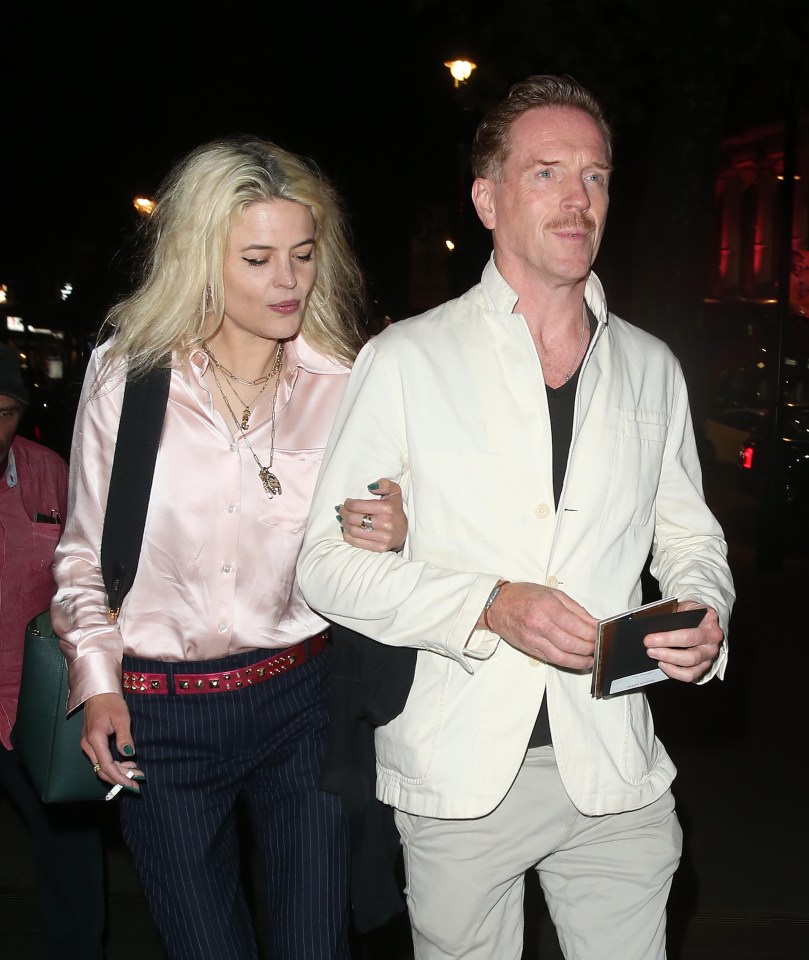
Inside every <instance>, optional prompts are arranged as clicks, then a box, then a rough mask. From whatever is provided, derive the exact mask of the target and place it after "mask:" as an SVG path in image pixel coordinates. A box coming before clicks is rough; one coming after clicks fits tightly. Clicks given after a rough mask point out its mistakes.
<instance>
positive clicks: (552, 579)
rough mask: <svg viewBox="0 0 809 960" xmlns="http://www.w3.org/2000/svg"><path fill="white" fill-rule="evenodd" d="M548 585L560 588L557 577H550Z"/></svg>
mask: <svg viewBox="0 0 809 960" xmlns="http://www.w3.org/2000/svg"><path fill="white" fill-rule="evenodd" d="M546 583H547V584H548V586H549V587H558V586H559V581H558V580H557V579H556V577H548V579H547V581H546Z"/></svg>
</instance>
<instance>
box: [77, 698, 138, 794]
mask: <svg viewBox="0 0 809 960" xmlns="http://www.w3.org/2000/svg"><path fill="white" fill-rule="evenodd" d="M111 736H114V737H115V744H116V746H117V748H118V752H119V753H121V754H122V755H123V756H126V757H131V756H134V754H135V745H134V744H133V742H132V734H131V732H130V729H129V708H128V707H127V705H126V701H125V700H124V698H123V697H122V696H121V695H120V694H119V693H100V694H98V695H97V696H95V697H90V699H89V700H87V701H85V704H84V729H83V731H82V737H81V748H82V750H83V751H84V752H85V753H86V754H87V756H88V757H89V759H90V763H92V764H93V765H95V764H98V765H99V769H98V770H96V776H97V777H98V778H99V780H105V781H106V782H107V783H120V784H121V786H124V787H127V788H128V789H129V790H132V791H134V792H135V793H138V792H139V790H140V788H139V787H138V786H137V784H136V783H134V782H133V778H134V780H138V779H140V780H143V779H145V777H144V776H143V772H142V771H141V770H139V769H138V767H137V764H136V763H135V761H134V760H128V761H123V762H118V761H117V760H113V759H112V753H111V752H110V747H109V739H110V737H111ZM127 774H129V776H127Z"/></svg>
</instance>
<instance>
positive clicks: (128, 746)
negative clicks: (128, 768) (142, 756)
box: [124, 743, 135, 757]
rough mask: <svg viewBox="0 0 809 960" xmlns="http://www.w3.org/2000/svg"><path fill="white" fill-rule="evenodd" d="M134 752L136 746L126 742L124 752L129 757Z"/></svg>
mask: <svg viewBox="0 0 809 960" xmlns="http://www.w3.org/2000/svg"><path fill="white" fill-rule="evenodd" d="M134 752H135V748H134V747H133V746H132V744H131V743H125V744H124V754H125V755H126V756H127V757H131V756H132V754H133V753H134Z"/></svg>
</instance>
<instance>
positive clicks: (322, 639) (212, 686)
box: [123, 630, 329, 695]
mask: <svg viewBox="0 0 809 960" xmlns="http://www.w3.org/2000/svg"><path fill="white" fill-rule="evenodd" d="M328 642H329V631H328V630H324V631H323V632H322V633H318V634H315V636H314V637H309V639H308V640H304V641H303V642H302V643H297V644H295V646H294V647H285V648H284V649H283V650H279V651H278V653H276V654H273V656H271V657H267V658H266V659H265V660H259V661H258V662H257V663H250V664H248V665H247V666H246V667H239V669H238V670H223V671H222V672H221V673H175V674H172V675H171V677H170V679H171V685H172V687H173V692H174V693H177V694H180V695H184V694H190V693H222V692H224V691H226V690H244V689H246V688H247V687H255V686H256V684H259V683H264V682H266V681H267V680H272V678H273V677H277V676H278V675H279V674H281V673H286V672H287V671H288V670H292V669H293V668H294V667H299V666H300V665H301V664H303V663H306V661H307V660H311V659H312V657H316V656H317V655H318V654H319V653H321V652H322V651H323V650H324V649H325V648H326V646H327V644H328ZM123 682H124V693H148V694H161V693H168V692H169V675H168V674H165V673H140V672H134V673H133V672H131V671H124V673H123Z"/></svg>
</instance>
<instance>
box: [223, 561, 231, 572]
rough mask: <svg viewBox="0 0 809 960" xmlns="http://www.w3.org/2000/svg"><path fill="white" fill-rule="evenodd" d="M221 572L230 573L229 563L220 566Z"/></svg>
mask: <svg viewBox="0 0 809 960" xmlns="http://www.w3.org/2000/svg"><path fill="white" fill-rule="evenodd" d="M222 570H223V572H224V573H230V570H231V566H230V564H229V563H223V564H222Z"/></svg>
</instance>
